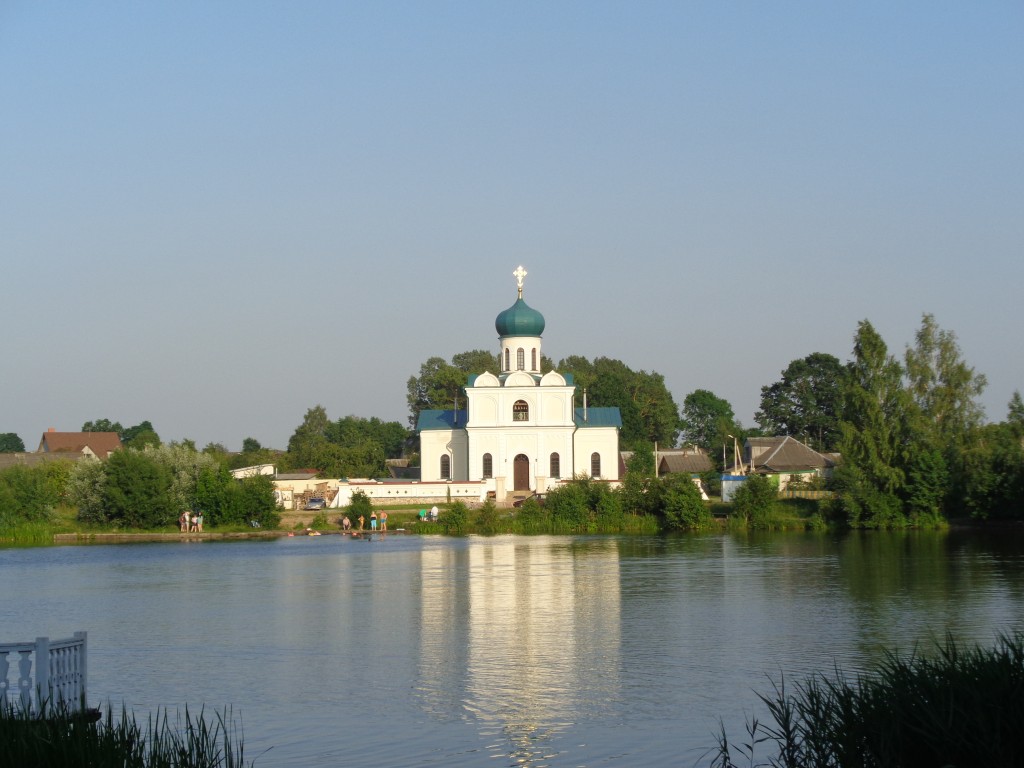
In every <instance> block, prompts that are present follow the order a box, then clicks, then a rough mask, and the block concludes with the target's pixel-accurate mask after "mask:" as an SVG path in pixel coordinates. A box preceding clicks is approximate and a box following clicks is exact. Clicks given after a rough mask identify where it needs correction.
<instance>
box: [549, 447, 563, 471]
mask: <svg viewBox="0 0 1024 768" xmlns="http://www.w3.org/2000/svg"><path fill="white" fill-rule="evenodd" d="M561 476H562V465H561V462H560V461H559V460H558V454H557V453H552V454H551V469H550V472H549V477H561Z"/></svg>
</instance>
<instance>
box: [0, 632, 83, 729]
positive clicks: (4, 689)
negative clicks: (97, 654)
mask: <svg viewBox="0 0 1024 768" xmlns="http://www.w3.org/2000/svg"><path fill="white" fill-rule="evenodd" d="M86 634H87V633H85V632H75V636H74V637H69V638H67V639H65V640H53V641H51V640H50V639H49V638H48V637H37V638H36V640H35V642H34V643H32V642H28V643H0V705H4V706H9V707H14V708H18V709H21V710H25V711H29V712H45V711H46V709H47V707H49V706H67V707H68V708H69V709H70V710H72V711H77V710H78V709H79V708H80V707H82V706H84V703H85V683H86ZM12 673H13V677H14V683H13V685H12V680H11V676H12Z"/></svg>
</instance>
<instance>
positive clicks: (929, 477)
mask: <svg viewBox="0 0 1024 768" xmlns="http://www.w3.org/2000/svg"><path fill="white" fill-rule="evenodd" d="M904 361H905V378H906V390H907V396H908V404H907V417H906V429H907V434H906V442H905V449H904V453H903V460H904V463H905V469H906V473H907V480H908V482H907V487H906V489H905V492H904V497H905V499H906V501H907V502H908V503H909V504H911V505H912V507H913V509H912V512H913V513H915V514H916V515H918V516H922V515H929V514H930V515H931V516H932V517H933V518H935V519H938V518H940V517H941V514H942V513H943V512H947V513H948V512H950V511H952V510H953V509H959V508H961V507H962V505H963V502H964V497H965V494H966V492H967V489H966V487H965V482H966V475H965V473H966V460H967V455H968V453H969V451H970V448H971V445H972V443H973V442H974V441H975V440H976V439H977V437H978V434H979V433H978V428H979V427H980V426H981V424H982V420H983V417H984V412H983V410H982V407H981V405H980V404H979V403H978V398H979V397H980V396H981V393H982V391H983V390H984V389H985V385H986V380H985V376H984V375H983V374H979V373H975V371H974V369H973V368H971V367H970V366H968V365H967V364H966V363H965V362H964V360H963V358H962V356H961V352H960V347H959V345H958V344H957V341H956V335H955V334H954V333H953V332H952V331H946V330H943V329H941V328H940V327H939V326H938V324H937V323H936V322H935V318H934V317H933V316H932V315H930V314H925V315H924V316H923V317H922V318H921V327H920V328H919V329H918V331H917V333H916V335H915V337H914V345H913V346H908V347H907V350H906V354H905V356H904ZM922 498H925V499H929V503H928V504H926V505H924V506H922V503H921V500H922Z"/></svg>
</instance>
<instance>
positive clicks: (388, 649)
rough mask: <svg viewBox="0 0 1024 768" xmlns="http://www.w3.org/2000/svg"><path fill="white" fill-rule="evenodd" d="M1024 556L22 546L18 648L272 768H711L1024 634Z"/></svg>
mask: <svg viewBox="0 0 1024 768" xmlns="http://www.w3.org/2000/svg"><path fill="white" fill-rule="evenodd" d="M1020 544H1021V542H1020V540H1019V539H1017V538H1009V539H1008V538H1006V537H1002V538H1000V539H987V538H983V537H980V536H977V535H973V536H967V535H938V534H874V535H872V534H863V535H853V536H847V537H842V538H837V537H831V536H824V535H774V536H764V537H749V538H747V537H740V538H737V537H732V536H688V537H678V538H654V537H651V538H598V537H593V538H590V537H563V538H558V537H550V538H549V537H522V538H515V537H499V538H492V539H485V538H469V539H441V538H419V537H414V536H401V535H393V536H390V537H388V538H387V539H386V540H383V541H374V542H365V541H359V540H350V539H347V538H342V537H340V536H321V537H314V538H309V537H297V538H290V539H281V540H277V541H271V542H264V541H246V542H202V543H197V542H181V543H172V544H135V545H117V546H80V547H51V548H44V549H8V550H0V577H2V578H3V584H4V586H5V590H4V592H5V597H4V608H3V612H2V617H3V622H2V623H3V627H4V631H3V633H2V635H0V637H2V639H4V640H5V641H13V640H25V639H32V638H34V637H36V636H37V635H49V636H51V637H64V636H67V635H69V634H70V633H71V632H72V631H74V630H76V629H86V630H88V631H89V641H90V656H89V675H90V681H89V682H90V686H89V687H90V698H91V699H92V700H94V701H99V700H104V701H105V700H108V699H109V700H112V701H113V702H114V703H115V706H119V704H120V702H121V701H122V700H123V701H125V702H126V703H127V704H128V705H129V706H130V707H131V708H133V709H134V710H135V711H136V713H137V714H139V713H142V714H148V713H149V712H152V711H155V710H156V709H157V708H159V707H170V708H171V709H172V710H173V709H174V708H178V707H183V706H184V704H185V703H188V704H189V707H190V709H191V708H195V707H196V706H197V705H199V704H203V703H205V705H206V706H207V707H208V708H214V709H220V708H222V707H224V706H228V705H230V706H232V707H233V708H234V711H235V713H236V714H240V715H241V719H242V723H243V727H244V733H245V739H244V740H245V747H246V755H247V756H248V757H249V758H253V757H255V758H257V759H256V765H257V766H261V767H262V766H305V765H351V766H430V765H438V766H441V765H443V766H473V765H481V764H484V763H486V764H488V765H495V766H501V765H508V766H517V765H531V766H602V765H622V766H639V765H651V766H662V765H680V766H690V765H694V764H695V763H697V762H698V761H699V758H700V756H701V754H702V753H703V752H704V750H705V749H707V748H708V747H709V746H711V745H712V744H714V741H715V739H714V733H715V732H716V731H717V728H718V721H719V718H722V719H724V721H725V722H726V724H727V726H728V727H729V730H730V732H732V733H733V734H734V735H739V734H740V733H741V732H742V724H743V720H744V716H745V714H748V713H750V712H751V711H753V710H755V709H756V705H757V698H756V694H755V691H766V690H769V688H770V680H769V678H770V677H771V678H775V679H777V678H778V676H779V675H780V674H785V675H786V676H787V678H789V679H793V677H794V676H797V677H799V676H801V675H805V674H807V673H809V672H811V671H824V672H827V671H829V670H830V669H831V668H832V667H833V664H834V663H835V662H838V663H839V664H840V665H841V666H842V667H843V668H844V669H846V670H851V671H853V670H860V669H864V668H866V667H868V666H870V665H871V664H872V663H873V662H874V661H875V660H877V659H878V657H879V654H880V651H881V650H882V649H883V648H892V647H899V648H901V649H904V650H909V649H910V648H912V647H913V645H914V644H915V643H919V642H924V643H925V644H927V642H928V641H929V638H932V637H940V638H941V637H942V636H943V635H944V634H945V633H946V632H951V633H953V634H954V635H955V636H957V637H958V638H961V639H965V640H977V641H980V642H984V643H988V642H989V641H991V640H992V639H993V637H994V636H995V633H996V632H998V631H1006V630H1012V629H1018V630H1020V629H1024V610H1022V608H1024V576H1022V564H1024V560H1022V557H1021V555H1020V546H1019V545H1020Z"/></svg>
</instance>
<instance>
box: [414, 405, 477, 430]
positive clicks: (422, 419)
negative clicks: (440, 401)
mask: <svg viewBox="0 0 1024 768" xmlns="http://www.w3.org/2000/svg"><path fill="white" fill-rule="evenodd" d="M456 415H458V419H456V418H455V417H456ZM465 426H466V411H465V410H460V411H420V416H419V418H418V419H417V420H416V431H417V432H422V431H423V430H425V429H462V428H463V427H465Z"/></svg>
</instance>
